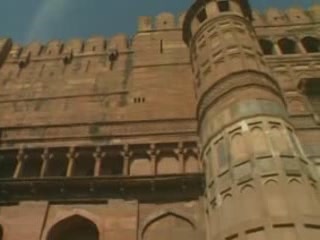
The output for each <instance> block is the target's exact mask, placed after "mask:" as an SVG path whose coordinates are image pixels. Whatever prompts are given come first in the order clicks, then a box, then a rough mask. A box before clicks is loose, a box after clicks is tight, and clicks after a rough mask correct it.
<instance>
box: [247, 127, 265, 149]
mask: <svg viewBox="0 0 320 240" xmlns="http://www.w3.org/2000/svg"><path fill="white" fill-rule="evenodd" d="M251 137H252V139H253V141H252V143H253V151H254V153H255V155H264V154H266V153H268V152H269V146H268V142H267V139H266V136H265V134H264V132H263V130H262V129H261V128H259V127H255V128H253V129H251Z"/></svg>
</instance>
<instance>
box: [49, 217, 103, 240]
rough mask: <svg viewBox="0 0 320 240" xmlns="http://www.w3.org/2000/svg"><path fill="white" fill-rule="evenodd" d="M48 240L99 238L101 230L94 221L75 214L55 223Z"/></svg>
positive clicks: (90, 239)
mask: <svg viewBox="0 0 320 240" xmlns="http://www.w3.org/2000/svg"><path fill="white" fill-rule="evenodd" d="M46 240H99V230H98V228H97V226H96V225H95V224H94V223H93V222H92V221H90V220H88V219H87V218H84V217H82V216H80V215H74V216H71V217H68V218H66V219H64V220H62V221H60V222H58V223H57V224H56V225H54V226H53V227H52V228H51V230H50V231H49V233H48V236H47V239H46Z"/></svg>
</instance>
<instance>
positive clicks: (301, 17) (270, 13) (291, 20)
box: [138, 4, 320, 32]
mask: <svg viewBox="0 0 320 240" xmlns="http://www.w3.org/2000/svg"><path fill="white" fill-rule="evenodd" d="M184 18H185V12H183V13H181V14H178V15H174V14H173V13H170V12H163V13H160V14H158V15H157V16H140V17H139V19H138V32H146V31H158V30H173V29H181V28H182V24H183V21H184ZM319 21H320V5H317V4H315V5H313V6H312V7H310V8H309V9H307V10H305V9H303V8H302V7H290V8H288V9H286V10H280V9H277V8H270V9H268V10H267V11H265V12H263V13H261V12H259V11H258V10H254V11H253V25H254V26H272V25H275V26H277V25H294V24H303V23H313V22H319Z"/></svg>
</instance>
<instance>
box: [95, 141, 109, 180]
mask: <svg viewBox="0 0 320 240" xmlns="http://www.w3.org/2000/svg"><path fill="white" fill-rule="evenodd" d="M93 157H94V159H95V165H94V176H95V177H98V176H100V171H101V164H102V163H101V162H102V159H104V158H105V157H106V153H105V152H103V151H102V150H101V147H97V148H96V151H95V152H94V153H93Z"/></svg>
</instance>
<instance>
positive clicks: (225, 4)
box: [218, 0, 230, 12]
mask: <svg viewBox="0 0 320 240" xmlns="http://www.w3.org/2000/svg"><path fill="white" fill-rule="evenodd" d="M218 8H219V11H220V12H228V11H229V10H230V5H229V1H226V0H221V1H218Z"/></svg>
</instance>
